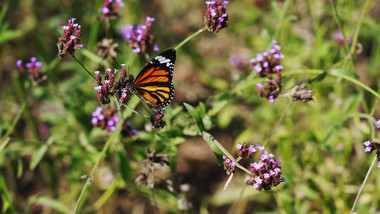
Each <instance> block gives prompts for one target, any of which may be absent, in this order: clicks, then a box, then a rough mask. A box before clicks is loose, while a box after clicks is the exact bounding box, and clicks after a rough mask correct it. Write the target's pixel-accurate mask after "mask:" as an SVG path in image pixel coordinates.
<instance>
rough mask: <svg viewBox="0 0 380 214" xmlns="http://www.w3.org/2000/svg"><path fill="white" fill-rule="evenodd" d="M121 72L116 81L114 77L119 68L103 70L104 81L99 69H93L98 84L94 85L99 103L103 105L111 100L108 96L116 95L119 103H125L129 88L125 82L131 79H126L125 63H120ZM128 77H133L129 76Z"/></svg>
mask: <svg viewBox="0 0 380 214" xmlns="http://www.w3.org/2000/svg"><path fill="white" fill-rule="evenodd" d="M121 66H122V69H121V74H120V77H119V79H118V80H117V81H116V79H115V77H116V74H117V73H118V72H119V70H117V69H114V70H113V71H112V70H111V69H107V70H106V71H105V72H104V81H103V80H102V77H101V76H100V72H99V71H95V72H94V73H95V75H96V83H97V85H98V86H96V87H94V89H95V91H96V92H97V94H98V100H99V102H100V103H101V104H103V105H105V104H108V103H110V102H111V100H110V98H109V97H110V96H116V97H117V98H118V100H119V102H120V103H125V102H126V101H127V100H128V95H129V90H128V86H127V85H128V84H127V82H129V81H131V80H130V79H126V75H127V74H126V73H127V72H126V70H125V64H122V65H121ZM130 78H133V76H131V77H130ZM132 80H133V79H132Z"/></svg>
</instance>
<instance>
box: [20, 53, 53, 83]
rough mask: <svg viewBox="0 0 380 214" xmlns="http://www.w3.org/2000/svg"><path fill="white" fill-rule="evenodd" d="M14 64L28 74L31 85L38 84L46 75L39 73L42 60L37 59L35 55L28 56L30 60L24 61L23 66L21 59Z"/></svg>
mask: <svg viewBox="0 0 380 214" xmlns="http://www.w3.org/2000/svg"><path fill="white" fill-rule="evenodd" d="M16 66H17V68H18V69H19V70H20V71H21V72H23V73H25V74H26V75H27V76H28V78H29V79H30V80H31V81H32V84H33V85H38V84H39V83H40V82H42V81H44V80H46V79H47V75H44V74H41V73H40V69H41V67H42V62H39V61H37V58H36V57H32V58H30V62H28V63H26V64H25V66H24V65H23V63H22V60H21V59H19V60H17V62H16Z"/></svg>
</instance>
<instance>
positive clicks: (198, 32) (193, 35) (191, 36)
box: [174, 27, 207, 50]
mask: <svg viewBox="0 0 380 214" xmlns="http://www.w3.org/2000/svg"><path fill="white" fill-rule="evenodd" d="M206 29H207V27H204V28H202V29H199V30H198V31H197V32H195V33H193V34H191V35H190V36H188V37H187V38H186V39H185V40H183V41H182V42H181V43H179V44H178V45H177V46H175V47H174V49H176V50H178V48H180V47H182V45H184V44H186V42H188V41H190V40H191V39H192V38H194V37H196V36H197V35H198V34H200V33H202V32H203V31H204V30H206Z"/></svg>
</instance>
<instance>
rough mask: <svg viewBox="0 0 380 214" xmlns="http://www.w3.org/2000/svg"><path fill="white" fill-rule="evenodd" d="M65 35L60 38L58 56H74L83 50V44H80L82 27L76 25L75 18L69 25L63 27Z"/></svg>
mask: <svg viewBox="0 0 380 214" xmlns="http://www.w3.org/2000/svg"><path fill="white" fill-rule="evenodd" d="M62 29H63V35H62V36H61V37H59V41H58V43H57V47H58V56H60V57H61V58H62V57H64V56H65V55H67V54H71V55H73V54H74V52H75V50H77V49H80V48H83V47H84V45H83V44H79V43H80V37H81V34H82V33H81V26H80V25H78V23H75V18H71V19H70V20H69V23H68V25H66V26H62Z"/></svg>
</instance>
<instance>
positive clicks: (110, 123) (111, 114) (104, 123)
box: [91, 106, 120, 132]
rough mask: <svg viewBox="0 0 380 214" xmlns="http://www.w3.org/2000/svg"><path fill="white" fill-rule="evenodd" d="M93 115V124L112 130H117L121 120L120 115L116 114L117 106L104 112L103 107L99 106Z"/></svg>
mask: <svg viewBox="0 0 380 214" xmlns="http://www.w3.org/2000/svg"><path fill="white" fill-rule="evenodd" d="M91 115H92V119H91V123H92V125H93V126H95V127H101V128H103V129H105V130H107V131H111V132H113V131H115V130H116V125H117V123H118V122H119V121H120V119H119V117H118V116H117V115H116V108H112V109H109V110H108V111H106V112H103V108H102V107H100V106H99V107H97V108H96V109H95V111H94V112H92V114H91Z"/></svg>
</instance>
